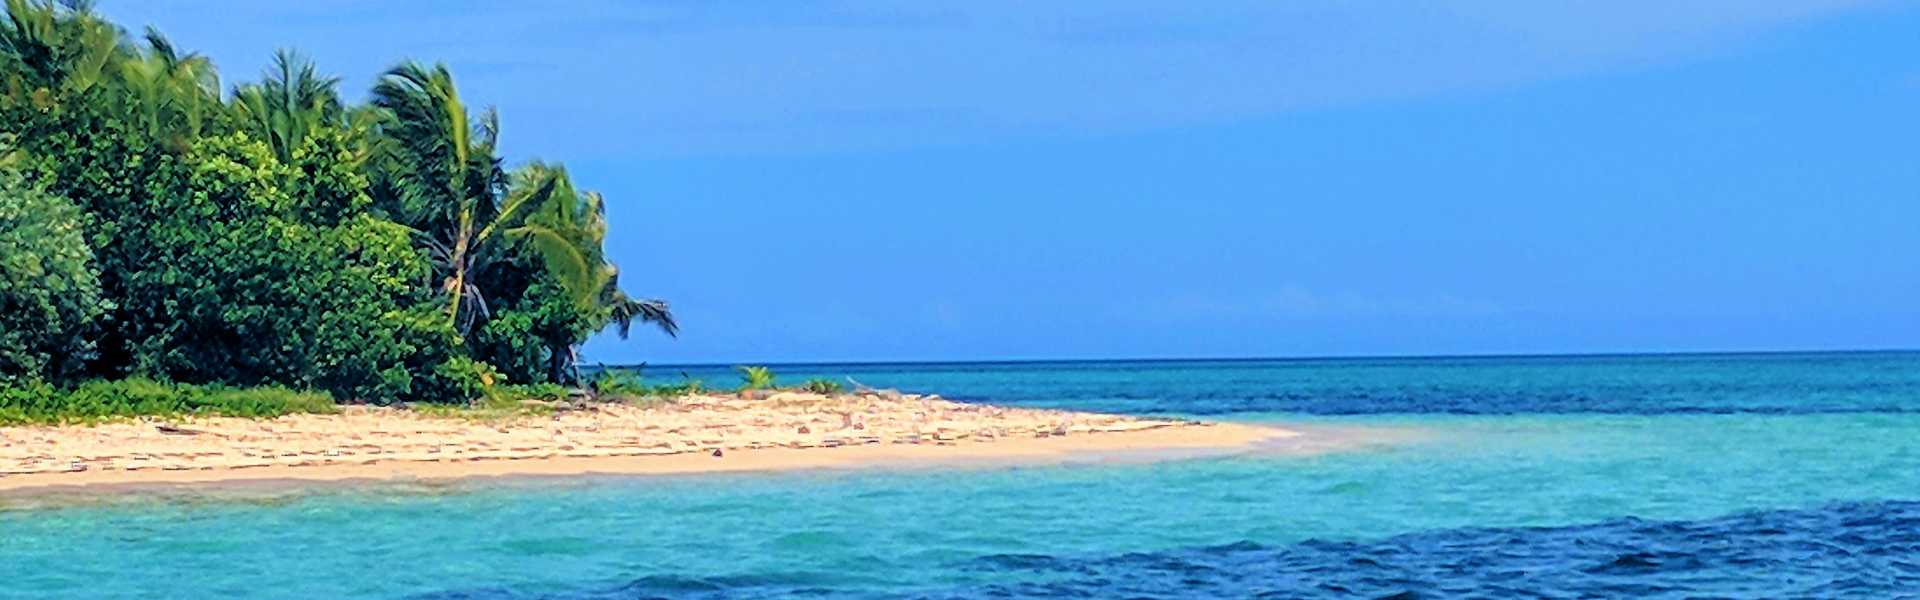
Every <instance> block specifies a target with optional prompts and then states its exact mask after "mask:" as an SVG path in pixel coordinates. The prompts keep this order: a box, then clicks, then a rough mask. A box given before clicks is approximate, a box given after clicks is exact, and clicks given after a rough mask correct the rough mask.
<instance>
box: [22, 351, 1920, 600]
mask: <svg viewBox="0 0 1920 600" xmlns="http://www.w3.org/2000/svg"><path fill="white" fill-rule="evenodd" d="M814 368H815V369H817V370H819V371H821V372H854V377H855V378H857V379H860V380H861V381H862V382H864V383H868V384H870V385H889V386H899V387H902V388H907V389H918V390H929V391H941V392H943V393H946V394H948V395H949V396H950V397H958V398H968V399H983V400H993V401H998V402H1010V403H1022V404H1044V405H1050V406H1065V407H1073V408H1093V409H1104V410H1128V411H1132V412H1155V413H1186V414H1207V415H1212V418H1221V419H1230V420H1241V421H1259V422H1284V423H1305V424H1307V425H1309V426H1334V427H1342V428H1345V427H1354V426H1359V427H1365V428H1391V429H1394V430H1400V429H1407V430H1415V431H1418V432H1420V435H1418V436H1415V437H1413V438H1412V440H1410V441H1401V442H1397V443H1394V444H1390V445H1383V446H1376V447H1368V448H1364V449H1359V450H1354V451H1346V452H1340V453H1334V454H1327V455H1320V456H1313V457H1286V456H1246V457H1235V458H1212V459H1199V460H1188V461H1175V462H1165V463H1156V464H1131V465H1108V466H1054V467H1023V468H1008V469H996V470H985V471H981V470H960V471H924V470H922V471H900V472H879V471H852V472H804V473H780V474H746V475H740V474H734V475H715V476H691V477H666V478H659V477H656V478H603V479H590V480H571V481H566V482H554V481H544V482H522V483H492V484H461V485H455V486H420V485H389V486H378V487H370V488H358V489H337V488H336V489H323V490H319V491H313V492H310V493H288V492H275V493H270V494H260V493H252V494H243V495H242V496H239V497H222V496H220V495H218V494H215V495H186V496H179V495H174V496H169V497H165V498H159V497H145V498H142V499H138V500H129V501H118V502H111V503H106V504H99V503H94V504H88V505H79V506H67V507H61V508H32V509H21V508H18V507H17V506H16V508H15V509H14V510H6V511H0V597H9V598H11V597H18V598H48V597H181V598H200V597H249V598H254V597H266V598H315V597H327V598H435V599H450V598H508V599H525V598H554V599H561V598H649V597H669V598H673V597H695V598H707V597H713V598H730V597H787V596H793V595H813V596H824V597H886V598H893V597H936V598H948V597H983V596H985V597H1114V596H1121V597H1183V596H1184V597H1221V596H1229V597H1235V596H1256V595H1260V594H1263V593H1264V594H1271V595H1273V596H1275V597H1298V596H1315V595H1325V596H1332V597H1352V596H1356V595H1357V596H1362V597H1373V596H1389V595H1393V594H1400V593H1408V594H1413V595H1415V596H1417V597H1436V596H1439V597H1444V596H1452V595H1460V594H1468V593H1481V594H1507V593H1518V592H1529V593H1533V594H1543V595H1549V596H1581V595H1587V596H1609V597H1614V596H1642V595H1656V596H1657V595H1671V596H1675V597H1681V596H1689V595H1709V596H1781V595H1785V596H1817V597H1834V596H1858V597H1886V596H1889V595H1895V594H1898V593H1902V592H1909V593H1910V591H1911V590H1914V589H1920V528H1916V526H1917V525H1920V505H1916V504H1913V503H1911V502H1908V501H1910V500H1916V499H1920V410H1916V409H1920V385H1916V383H1917V382H1916V376H1915V374H1916V373H1920V355H1914V354H1845V355H1836V354H1824V355H1764V356H1744V357H1743V356H1701V357H1672V356H1669V357H1621V358H1605V357H1600V358H1573V359H1550V358H1522V359H1428V360H1419V359H1407V360H1391V361H1297V362H1269V363H1255V362H1231V363H1100V364H1066V365H1054V366H1051V367H1045V368H1043V367H1038V366H1035V365H1028V364H1022V365H936V366H928V367H911V366H889V367H832V366H824V367H814ZM916 369H919V370H916ZM804 370H805V368H800V367H790V368H787V369H782V370H781V371H782V372H783V375H788V374H793V375H797V374H801V373H802V372H803V371H804ZM789 376H791V375H789ZM1048 382H1051V383H1048ZM1129 382H1131V383H1129ZM1235 390H1238V391H1237V392H1236V391H1235ZM1236 393H1237V394H1239V396H1238V397H1234V396H1233V394H1236ZM1315 394H1323V395H1324V396H1325V398H1327V400H1326V402H1325V403H1324V404H1313V403H1312V402H1311V400H1310V399H1302V398H1308V397H1311V396H1313V395H1315ZM1236 407H1240V408H1236Z"/></svg>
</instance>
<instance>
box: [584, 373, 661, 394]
mask: <svg viewBox="0 0 1920 600" xmlns="http://www.w3.org/2000/svg"><path fill="white" fill-rule="evenodd" d="M587 387H588V388H589V389H592V390H593V395H595V396H598V397H600V398H602V399H605V400H630V399H634V398H640V397H643V396H647V395H648V394H649V392H651V391H652V390H650V389H649V388H648V387H647V384H646V382H645V381H644V380H642V379H641V378H640V373H639V372H637V371H631V370H627V369H600V371H599V372H598V373H595V374H594V376H593V379H592V380H590V381H588V382H587Z"/></svg>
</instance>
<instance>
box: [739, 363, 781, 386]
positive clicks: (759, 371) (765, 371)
mask: <svg viewBox="0 0 1920 600" xmlns="http://www.w3.org/2000/svg"><path fill="white" fill-rule="evenodd" d="M733 370H735V371H739V372H740V378H741V379H744V380H746V384H745V385H743V386H741V388H740V389H743V390H767V389H773V369H769V368H766V367H734V368H733Z"/></svg>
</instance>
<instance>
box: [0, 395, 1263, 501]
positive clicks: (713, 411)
mask: <svg viewBox="0 0 1920 600" xmlns="http://www.w3.org/2000/svg"><path fill="white" fill-rule="evenodd" d="M1299 435H1300V434H1299V433H1298V432H1295V431H1289V430H1285V429H1279V428H1272V427H1258V426H1249V425H1237V424H1223V423H1205V422H1196V421H1186V420H1174V419H1152V418H1139V417H1129V416H1121V415H1108V414H1096V413H1083V412H1070V411H1059V410H1039V409H1024V408H1009V407H997V406H989V405H980V404H967V403H959V402H953V401H949V400H944V399H941V398H939V397H937V396H916V395H897V394H885V395H882V394H845V395H835V396H823V395H817V394H805V393H793V392H786V393H779V394H773V395H772V396H770V397H765V398H754V399H742V398H738V397H734V396H714V395H702V396H692V397H687V398H682V399H680V400H679V401H677V402H672V403H662V404H659V405H657V406H648V407H640V406H631V405H625V404H603V405H595V406H592V407H589V408H586V409H583V410H571V411H562V412H558V413H555V414H553V415H551V416H526V417H513V418H503V419H491V420H476V419H463V418H454V417H445V416H427V415H422V414H419V413H415V412H412V411H408V410H403V409H390V408H377V407H346V408H344V409H343V410H342V412H341V413H340V414H336V415H291V416H286V417H281V418H277V419H266V420H252V419H238V418H202V419H193V420H188V421H179V422H166V423H162V422H154V421H126V422H117V423H106V424H100V425H94V426H80V425H71V426H58V427H50V426H39V427H14V428H4V429H0V491H12V490H32V489H46V488H67V487H74V486H84V487H99V488H115V487H126V486H142V485H168V484H201V483H214V482H235V481H247V480H301V481H342V480H365V479H374V480H381V479H452V478H465V477H490V476H517V475H580V474H669V473H699V472H722V471H760V470H783V469H809V468H850V467H862V466H910V465H925V464H942V465H951V464H963V463H981V464H1007V463H1035V462H1063V461H1072V460H1144V459H1151V458H1158V457H1170V456H1192V455H1196V454H1220V453H1234V452H1244V451H1250V450H1253V449H1256V448H1259V447H1261V446H1262V445H1266V444H1275V443H1279V442H1285V441H1286V440H1289V439H1291V438H1297V437H1299Z"/></svg>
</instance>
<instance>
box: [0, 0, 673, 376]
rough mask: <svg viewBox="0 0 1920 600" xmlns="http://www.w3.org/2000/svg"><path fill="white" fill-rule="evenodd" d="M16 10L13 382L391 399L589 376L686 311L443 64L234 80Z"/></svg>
mask: <svg viewBox="0 0 1920 600" xmlns="http://www.w3.org/2000/svg"><path fill="white" fill-rule="evenodd" d="M6 10H7V19H6V20H5V21H4V22H0V135H5V136H7V137H6V138H5V139H7V140H11V145H10V146H9V147H8V148H7V149H6V152H5V160H4V161H0V258H4V260H0V284H4V285H5V288H4V289H0V382H6V381H13V380H25V381H33V382H46V383H55V384H70V383H72V382H75V381H78V380H80V379H82V378H86V377H107V378H119V377H131V376H138V377H149V378H156V379H171V380H175V381H181V382H185V383H219V384H235V385H259V384H278V385H286V386H294V387H303V388H309V389H317V390H323V391H327V392H330V393H332V394H333V395H334V396H335V397H337V398H344V399H355V400H363V401H370V402H392V401H401V400H428V401H433V400H447V401H453V400H464V398H458V397H448V396H449V395H453V396H457V395H458V394H457V393H456V392H453V391H451V390H459V389H463V387H462V386H463V385H464V383H462V382H457V381H448V379H450V378H459V377H461V376H462V375H461V374H462V373H474V372H484V373H495V372H497V373H499V375H500V376H502V377H504V378H506V379H507V380H509V381H510V382H514V383H536V382H552V383H570V382H573V381H574V379H575V378H576V377H577V375H575V373H574V371H575V369H574V368H573V366H574V363H575V361H576V359H577V357H576V352H575V351H574V348H575V347H577V346H578V345H579V344H581V343H582V342H584V341H585V340H586V339H587V337H588V336H590V335H592V334H593V333H595V332H598V331H600V330H603V329H606V328H607V327H610V326H615V327H617V328H618V330H619V332H620V334H621V335H622V337H624V336H625V335H626V333H627V331H628V329H629V327H630V325H631V324H632V323H634V322H643V323H653V324H656V325H658V326H659V327H660V329H661V330H662V331H664V332H665V333H667V334H669V335H676V334H677V332H678V325H677V324H676V323H675V322H674V320H673V317H672V314H671V313H670V312H669V311H668V310H667V307H666V304H665V303H664V302H661V301H658V300H640V299H635V298H633V297H630V296H628V295H627V293H626V292H625V291H623V290H622V289H621V288H620V283H619V278H618V277H616V273H618V271H617V270H616V269H615V268H614V266H613V265H612V263H611V261H610V260H609V258H608V257H607V256H606V254H605V252H604V248H603V243H604V240H605V234H606V219H605V210H606V203H605V201H604V200H603V199H602V198H601V197H600V196H599V194H596V193H593V192H585V191H581V190H579V189H577V188H576V187H575V185H574V183H573V181H572V180H571V178H570V177H569V176H568V173H567V171H566V169H565V167H563V166H561V165H559V164H554V163H546V162H539V161H529V162H526V163H524V164H523V165H522V166H518V167H516V168H509V167H508V166H507V165H508V163H507V161H506V160H505V159H504V158H503V157H502V156H501V154H500V152H499V149H498V147H497V143H496V142H497V140H498V134H499V131H500V118H499V116H498V115H497V113H495V112H494V111H493V110H491V109H484V110H480V111H477V112H470V111H469V109H468V105H467V103H466V101H465V100H464V99H463V98H462V97H461V95H460V93H459V90H458V88H457V87H456V86H455V84H454V78H453V75H452V73H450V72H449V70H448V69H447V68H446V66H445V65H439V64H433V65H429V64H423V63H417V62H402V63H399V64H398V65H396V66H395V67H393V68H392V69H390V70H389V71H387V72H386V73H385V74H383V75H382V76H381V77H380V78H379V80H378V81H377V82H376V83H375V85H374V86H373V89H372V90H371V94H370V98H371V100H370V102H368V103H367V104H364V105H354V104H350V103H347V102H345V101H343V100H342V99H341V96H340V93H339V90H338V87H339V82H340V79H339V78H338V77H333V76H329V75H325V74H322V73H321V71H320V70H319V69H318V68H317V67H316V66H315V65H314V64H313V63H312V62H311V61H310V60H308V59H307V58H305V57H304V56H302V55H300V54H298V53H295V52H292V51H286V50H283V51H281V52H278V53H276V54H275V55H274V60H273V65H272V66H271V67H270V68H269V69H268V70H267V72H265V73H263V74H262V76H261V78H260V80H259V81H257V82H251V83H240V84H237V85H233V86H232V87H231V88H224V89H223V88H222V83H221V80H220V75H219V73H218V71H217V70H216V68H215V65H214V64H213V62H212V61H211V60H209V59H207V58H206V57H204V56H201V55H199V54H195V53H191V52H183V51H182V50H181V49H179V48H176V47H175V46H174V45H173V43H172V42H170V41H169V40H168V39H167V38H166V37H165V36H164V35H162V34H161V33H160V32H159V31H157V30H154V29H152V28H148V29H146V30H145V31H144V33H143V35H140V36H138V37H135V36H131V35H129V34H127V33H126V31H125V30H123V29H121V28H119V27H116V26H114V25H113V24H111V23H108V22H106V21H105V20H103V19H102V18H101V17H99V16H98V15H96V14H94V13H93V12H91V10H90V9H89V8H88V7H87V6H86V5H85V4H83V3H69V4H64V5H55V4H53V3H51V2H48V1H46V0H7V4H6Z"/></svg>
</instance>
